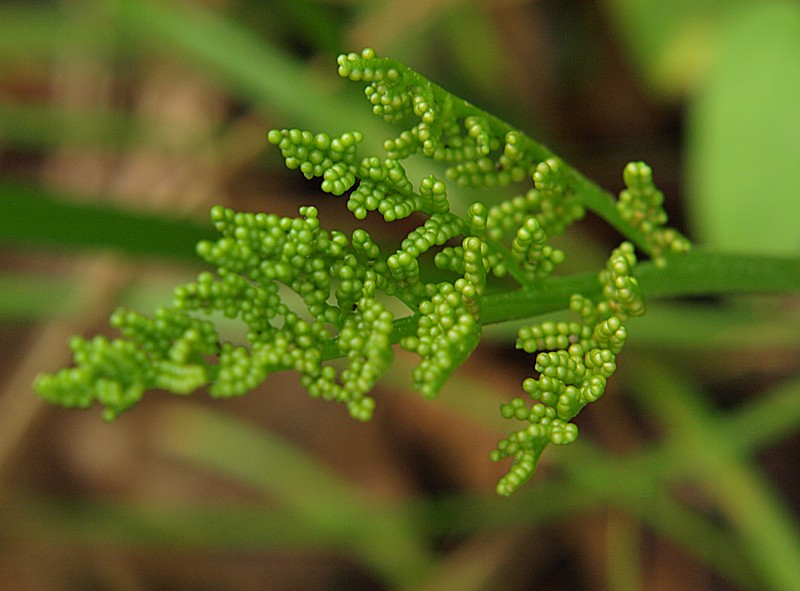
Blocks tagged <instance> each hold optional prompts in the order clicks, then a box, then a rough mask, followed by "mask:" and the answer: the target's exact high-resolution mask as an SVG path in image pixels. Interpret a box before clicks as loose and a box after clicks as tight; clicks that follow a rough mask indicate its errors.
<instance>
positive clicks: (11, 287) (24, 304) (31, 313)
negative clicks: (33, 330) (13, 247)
mask: <svg viewBox="0 0 800 591" xmlns="http://www.w3.org/2000/svg"><path fill="white" fill-rule="evenodd" d="M75 287H76V282H75V281H74V280H72V279H69V278H52V277H41V276H38V275H26V274H21V273H19V274H17V273H0V321H3V322H9V321H27V320H44V319H49V318H54V317H57V316H63V315H65V314H70V313H77V312H78V310H80V301H79V298H78V297H77V294H76V290H75Z"/></svg>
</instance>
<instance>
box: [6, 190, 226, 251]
mask: <svg viewBox="0 0 800 591" xmlns="http://www.w3.org/2000/svg"><path fill="white" fill-rule="evenodd" d="M0 202H2V204H3V214H2V215H1V216H0V244H8V245H11V246H25V247H40V248H48V249H100V248H102V249H110V250H117V251H121V252H124V253H125V254H128V255H131V256H143V257H163V258H170V259H184V260H185V259H191V260H193V261H198V259H197V255H196V253H195V245H196V244H197V242H199V241H200V240H205V239H212V238H214V236H215V232H214V230H213V228H212V226H211V223H210V222H209V223H208V225H207V226H202V225H199V224H197V223H195V222H192V221H189V220H179V219H174V218H169V217H166V216H164V215H163V214H161V215H157V214H144V213H135V212H132V211H126V210H123V209H120V208H117V207H113V206H109V205H101V204H98V203H94V202H82V201H79V200H75V199H70V198H68V197H66V196H64V195H60V194H58V193H56V192H54V191H51V190H49V189H46V188H43V187H34V186H30V185H27V186H26V185H21V184H14V183H10V182H8V181H0Z"/></svg>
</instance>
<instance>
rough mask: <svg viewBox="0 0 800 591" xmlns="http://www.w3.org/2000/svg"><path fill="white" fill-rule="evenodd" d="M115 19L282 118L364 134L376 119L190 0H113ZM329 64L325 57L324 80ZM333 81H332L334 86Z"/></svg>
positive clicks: (298, 63)
mask: <svg viewBox="0 0 800 591" xmlns="http://www.w3.org/2000/svg"><path fill="white" fill-rule="evenodd" d="M112 4H113V5H114V6H116V8H117V16H118V18H119V19H120V25H121V27H122V28H123V29H124V30H125V31H126V32H127V33H128V34H129V35H131V36H133V38H134V39H135V40H136V41H137V42H139V43H142V44H145V45H146V46H148V47H156V48H161V50H162V51H163V50H164V48H170V49H172V50H177V51H178V52H179V53H181V54H183V55H184V56H185V57H186V58H187V59H188V60H189V63H194V64H196V65H197V66H198V67H199V68H201V69H202V70H203V72H204V73H206V74H210V75H212V76H215V77H217V78H218V79H221V81H222V82H223V83H224V84H225V86H226V87H227V88H228V89H229V90H231V91H232V92H235V93H236V94H238V95H239V96H240V97H241V98H244V99H246V100H247V101H249V102H250V103H252V104H253V105H254V106H255V107H256V108H258V109H259V110H260V111H262V112H263V113H266V114H269V115H273V116H279V117H280V118H281V121H283V122H285V125H284V126H301V127H307V128H311V129H324V130H326V131H328V132H330V133H341V132H343V131H352V130H353V129H358V130H361V131H363V132H364V135H365V137H367V136H369V135H372V133H371V132H369V133H368V131H369V130H371V129H375V128H376V126H377V125H378V119H377V118H375V117H373V116H372V115H370V113H369V109H368V108H363V105H362V104H361V103H360V100H359V101H356V100H348V99H347V98H343V97H342V96H340V95H337V94H336V93H335V92H334V91H333V90H332V89H331V85H330V84H323V83H321V82H318V81H315V79H314V78H313V77H312V76H309V75H308V72H307V67H306V66H305V65H304V64H303V63H302V62H301V61H299V60H297V59H296V58H293V57H291V56H289V55H288V54H286V53H283V52H282V51H280V50H278V49H277V48H276V47H274V46H272V45H270V44H269V43H267V42H265V41H264V40H263V39H261V38H259V37H258V36H257V35H256V34H255V33H254V32H252V31H250V30H248V29H247V28H245V27H243V26H242V25H240V24H238V23H235V22H233V21H230V20H226V19H225V18H224V17H222V16H220V15H219V14H217V13H214V12H212V11H210V10H206V9H204V8H202V7H200V6H197V5H177V4H173V3H167V2H150V1H148V0H116V1H115V2H113V3H112ZM335 69H336V64H335V63H331V70H330V72H331V80H334V79H335ZM334 88H336V87H334Z"/></svg>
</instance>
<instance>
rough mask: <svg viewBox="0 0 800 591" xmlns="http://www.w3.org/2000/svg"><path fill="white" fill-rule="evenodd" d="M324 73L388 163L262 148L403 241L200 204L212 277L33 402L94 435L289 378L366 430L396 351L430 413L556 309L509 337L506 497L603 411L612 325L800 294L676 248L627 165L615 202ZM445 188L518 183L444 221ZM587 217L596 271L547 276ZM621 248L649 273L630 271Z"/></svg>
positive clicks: (375, 82) (343, 146)
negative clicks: (514, 393) (511, 392)
mask: <svg viewBox="0 0 800 591" xmlns="http://www.w3.org/2000/svg"><path fill="white" fill-rule="evenodd" d="M339 73H340V74H341V75H342V76H345V77H347V78H350V79H351V80H353V81H356V82H361V83H364V84H365V85H366V95H367V98H368V100H369V101H370V103H371V104H372V110H373V112H374V113H375V114H376V115H379V116H381V117H382V118H383V119H384V120H386V121H387V122H389V123H392V124H395V125H397V126H398V127H399V128H401V129H402V132H401V133H399V134H398V135H397V136H396V137H394V138H392V139H389V140H387V141H386V142H385V143H384V150H385V154H384V155H382V156H375V155H371V156H363V155H360V154H359V150H358V149H359V144H361V143H362V142H363V141H364V137H363V135H362V134H361V133H360V132H358V131H353V132H349V133H344V134H342V135H340V136H339V137H335V138H331V137H330V136H329V135H327V134H325V133H317V134H314V133H311V132H308V131H300V130H296V129H291V130H287V129H284V130H273V131H271V132H269V134H268V140H269V142H270V143H272V144H275V145H276V146H278V148H279V149H280V150H281V152H282V154H283V157H284V158H285V161H286V165H287V166H288V167H289V168H292V169H299V170H300V171H301V172H302V173H303V174H304V175H305V176H306V177H307V178H309V179H311V178H318V179H321V189H322V190H323V191H324V192H327V193H330V194H332V195H334V196H337V197H338V196H342V195H345V194H346V195H347V197H346V199H347V208H348V209H349V210H350V211H351V212H352V214H353V216H354V217H355V218H356V219H358V220H361V219H364V218H366V217H367V216H368V215H369V214H370V213H371V212H377V215H379V216H381V217H382V219H383V220H384V221H385V222H389V223H391V222H396V221H398V220H404V219H407V218H412V217H413V218H414V219H417V220H419V223H418V225H417V226H416V227H415V228H414V229H413V230H411V231H410V232H408V234H407V235H406V237H405V239H404V240H402V242H401V243H400V245H399V246H397V245H395V246H389V245H386V244H382V243H381V241H380V240H376V239H375V238H374V237H373V236H372V235H370V234H369V233H368V232H367V231H365V230H363V229H358V228H357V229H355V230H352V231H349V232H345V231H342V230H339V229H332V230H326V229H323V227H322V225H321V222H320V219H319V214H318V211H317V209H316V208H315V207H312V206H305V207H302V208H300V217H297V218H288V217H279V216H276V215H270V214H264V213H255V214H253V213H241V212H235V211H232V210H230V209H226V208H222V207H215V208H214V209H213V210H212V212H211V217H212V221H213V223H214V225H215V227H216V229H217V230H218V231H219V232H220V234H221V235H222V236H221V238H219V239H218V240H217V241H216V242H212V241H203V242H200V243H199V245H198V248H197V251H198V254H199V255H200V256H201V257H202V258H203V259H204V260H206V262H208V263H210V264H211V265H213V266H215V267H216V268H217V274H216V275H213V274H211V273H207V272H204V273H202V274H201V275H200V276H199V277H198V279H197V281H196V282H194V283H190V284H187V285H183V286H180V287H178V288H177V289H176V290H175V293H174V302H173V305H172V306H171V307H169V308H160V309H158V310H156V311H155V314H154V316H153V317H147V316H143V315H141V314H139V313H138V312H134V311H130V310H118V311H117V312H116V313H115V314H114V315H113V316H112V318H111V324H112V325H113V326H114V327H115V328H118V329H119V330H120V331H121V332H122V333H123V335H124V337H125V338H120V339H113V340H109V339H106V338H105V337H95V338H93V339H91V340H85V339H82V338H79V337H75V338H74V339H73V340H72V342H71V348H72V350H73V352H74V358H75V363H76V366H75V367H73V368H67V369H62V370H60V371H59V372H57V373H56V374H52V375H43V376H40V377H39V378H38V380H37V382H36V389H37V391H38V392H39V393H40V394H41V395H42V396H43V397H45V398H46V399H47V400H49V401H51V402H55V403H58V404H62V405H64V406H67V407H75V408H87V407H89V406H91V405H93V404H94V403H95V402H99V403H101V404H102V405H103V406H104V407H105V410H104V416H105V418H106V419H109V420H110V419H113V418H115V417H117V416H118V415H119V414H120V413H122V412H124V411H125V410H127V409H129V408H130V407H131V406H133V405H134V404H136V403H137V402H138V401H139V400H140V399H141V397H142V396H143V394H144V392H145V391H146V390H148V389H150V388H163V389H166V390H170V391H172V392H174V393H176V394H189V393H191V392H193V391H195V390H196V389H198V388H200V387H203V386H206V385H209V392H210V394H211V395H212V396H215V397H229V396H236V395H241V394H244V393H246V392H249V391H251V390H252V389H253V388H255V387H256V386H258V385H259V384H261V383H262V382H263V381H264V380H266V379H267V378H268V376H269V375H270V374H271V373H273V372H276V371H282V370H294V371H297V372H299V373H300V374H301V376H302V383H303V385H304V386H305V387H306V389H307V390H308V392H309V394H310V395H311V396H314V397H319V398H323V399H326V400H335V401H338V402H341V403H343V404H345V405H346V407H347V409H348V411H349V413H350V414H351V415H352V416H353V417H354V418H357V419H360V420H366V419H369V418H370V416H371V413H372V410H373V407H374V404H375V403H374V400H373V399H372V398H371V397H370V396H369V392H370V390H371V389H372V387H373V386H374V384H375V382H376V380H377V379H378V378H379V377H380V376H381V375H382V373H383V372H384V371H385V370H386V369H387V367H388V366H389V365H390V363H391V362H392V357H393V349H392V347H393V346H394V345H397V344H399V345H400V347H402V348H403V349H405V350H407V351H410V352H413V353H415V354H417V355H418V356H419V358H420V362H419V365H418V366H417V368H416V369H415V370H414V373H413V385H414V388H415V389H416V390H417V391H419V392H420V393H421V394H422V395H424V396H426V397H433V396H435V395H436V393H437V391H438V390H439V389H440V387H441V386H442V385H443V384H444V382H445V381H446V380H447V379H448V377H449V376H450V375H451V374H452V373H453V372H454V371H455V370H456V369H457V368H458V367H459V366H460V365H461V364H462V363H463V362H464V361H465V359H466V358H467V357H468V356H469V355H470V354H471V352H472V351H473V350H474V349H475V347H476V346H477V345H478V343H479V342H480V340H481V334H482V327H483V326H484V325H486V324H490V323H496V322H501V321H507V320H512V319H522V318H528V317H534V316H538V315H542V314H545V313H549V312H556V311H564V310H569V311H570V312H571V314H572V316H571V318H570V319H568V320H557V321H550V320H546V321H542V322H537V323H534V324H532V325H530V326H528V327H525V328H523V329H521V330H520V331H519V334H518V338H517V347H518V348H520V349H523V350H524V351H526V352H528V353H531V354H535V365H534V369H535V374H534V376H532V377H530V378H528V379H527V380H525V382H524V383H523V390H524V391H525V392H526V393H527V394H528V395H529V400H525V399H523V398H522V397H517V398H514V399H513V400H511V401H510V402H509V403H507V404H504V405H502V406H501V413H502V415H503V416H504V417H505V418H507V419H515V420H518V421H522V423H523V427H522V428H521V429H518V430H516V431H514V432H512V433H511V434H510V435H509V436H508V437H506V438H504V439H502V440H501V441H500V442H499V443H498V446H497V449H496V450H495V451H494V452H493V453H492V459H493V460H495V461H500V460H503V459H505V458H507V457H509V456H510V457H511V458H513V460H512V462H513V463H512V466H511V468H510V470H509V472H508V474H507V475H506V476H505V477H503V478H502V479H501V481H500V482H499V484H498V487H497V490H498V492H499V493H500V494H503V495H508V494H510V493H512V492H513V491H514V490H516V489H517V488H518V487H519V486H520V485H521V484H522V483H523V482H525V481H526V480H527V479H528V478H529V477H530V476H531V474H532V473H533V471H534V470H535V468H536V465H537V462H538V461H539V458H540V456H541V454H542V452H543V450H544V449H545V448H546V447H547V445H549V444H550V443H554V444H558V445H562V444H567V443H570V442H572V441H574V440H575V439H576V437H577V427H576V426H575V424H574V423H573V422H572V419H573V418H574V417H575V416H576V415H577V414H578V413H579V412H580V410H581V409H582V408H583V407H584V406H585V405H586V404H588V403H590V402H594V401H596V400H597V399H598V398H600V396H602V394H603V392H604V389H605V385H606V381H607V379H608V378H609V377H610V376H611V375H612V374H613V373H614V371H615V369H616V357H617V355H618V354H619V353H620V351H621V350H622V347H623V345H624V343H625V340H626V337H627V328H626V324H627V321H628V320H629V319H630V318H631V317H634V316H639V315H642V314H643V313H644V312H645V304H644V302H645V299H648V298H650V297H658V296H670V295H691V294H697V293H704V294H709V293H731V292H734V291H739V290H746V291H782V290H793V289H796V287H797V285H798V282H799V281H800V269H798V265H797V264H796V262H795V261H789V260H787V261H783V260H776V259H768V258H754V257H745V256H732V255H721V254H715V253H708V252H694V251H692V252H690V249H689V243H688V241H687V240H686V239H685V238H684V237H683V236H682V235H681V234H680V233H679V232H677V231H676V230H674V229H672V228H670V227H668V226H666V221H667V220H666V214H665V212H664V209H663V207H662V199H663V196H662V194H661V193H660V192H659V191H658V190H657V189H656V187H655V186H654V185H653V181H652V175H651V171H650V169H649V168H648V167H647V166H646V165H645V164H643V163H631V164H629V165H628V166H627V167H626V168H625V170H624V172H623V179H624V182H625V185H626V189H625V190H624V191H622V192H621V194H620V195H619V197H618V198H614V197H613V196H612V195H610V194H609V193H607V192H606V191H604V190H602V189H600V188H599V187H598V186H596V185H595V184H594V183H592V182H591V181H589V180H588V179H586V178H585V177H583V176H582V175H581V174H580V173H578V172H577V171H576V170H574V169H573V168H572V167H570V166H569V165H568V164H566V163H564V162H563V161H562V160H560V159H559V158H558V157H556V156H555V155H554V154H552V153H551V152H550V151H549V150H548V149H546V148H545V147H543V146H542V145H540V144H538V143H537V142H535V141H534V140H532V139H531V138H529V137H528V136H526V135H525V134H524V133H522V132H520V131H519V130H517V129H514V128H513V127H512V126H510V125H508V124H507V123H504V122H503V121H501V120H499V119H497V118H496V117H493V116H492V115H490V114H487V113H485V112H484V111H482V110H480V109H478V108H477V107H475V106H473V105H471V104H469V103H467V102H466V101H463V100H461V99H459V98H457V97H455V96H453V95H452V94H450V93H448V92H447V91H445V90H444V89H442V88H440V87H439V86H437V85H435V84H433V83H431V82H430V81H428V80H426V79H425V78H423V77H422V76H421V75H419V74H418V73H416V72H414V71H411V70H410V69H408V68H406V67H405V66H403V65H402V64H400V63H398V62H396V61H394V60H390V59H386V58H380V57H377V56H376V55H375V53H374V52H373V51H372V50H369V49H367V50H364V51H363V52H362V53H361V54H348V55H344V56H341V57H340V58H339ZM419 157H422V158H424V159H426V161H427V162H428V164H427V166H429V167H430V168H429V170H430V171H432V172H434V173H436V174H439V175H440V176H444V180H442V179H440V178H439V177H437V176H436V175H435V174H427V175H426V176H424V177H423V178H422V179H421V180H418V181H417V182H414V181H412V180H411V178H410V176H411V175H410V174H409V173H408V172H407V169H406V167H405V166H404V164H403V163H404V162H405V161H409V162H411V163H414V165H416V164H417V160H418V159H419ZM442 169H444V170H443V173H442V172H440V171H442ZM448 183H450V184H451V185H452V184H453V183H455V184H456V185H458V186H459V187H465V188H467V187H477V186H483V187H498V188H500V187H506V186H508V185H523V184H527V185H530V184H531V183H532V185H533V186H532V187H530V186H528V187H527V188H526V189H525V190H524V191H525V192H524V193H523V194H520V195H517V196H514V197H511V198H506V199H501V200H499V201H498V202H497V203H494V204H492V205H491V206H489V205H485V204H483V203H481V202H475V203H473V204H471V205H469V206H468V207H466V208H463V209H464V211H460V212H459V211H456V209H457V208H456V207H454V206H452V205H451V203H450V199H449V196H448ZM587 211H589V212H592V213H594V214H596V215H597V216H599V217H600V218H602V219H603V220H604V221H605V222H607V223H608V224H609V225H611V226H612V227H613V228H615V229H616V230H617V231H618V232H619V233H620V234H621V235H622V237H623V240H624V241H623V242H622V243H621V244H620V245H619V246H618V247H617V248H615V249H614V250H613V251H612V252H611V253H610V255H609V257H608V261H607V263H606V265H605V267H604V268H602V269H600V270H599V271H598V272H593V273H577V274H567V275H561V276H559V275H558V274H557V273H555V271H556V269H557V267H558V265H559V264H561V263H562V262H563V261H564V258H565V254H564V252H563V251H562V250H561V249H560V248H557V247H555V246H554V245H553V244H552V243H551V238H552V237H554V236H558V235H560V234H562V233H563V232H564V231H565V230H566V229H567V228H568V227H569V226H570V225H572V224H573V223H575V222H577V221H578V220H580V219H581V218H582V217H583V216H584V215H585V213H586V212H587ZM372 215H376V214H375V213H373V214H372ZM637 250H638V252H639V253H641V254H644V255H646V256H647V257H649V258H650V261H647V262H643V263H639V261H638V256H637V254H636V251H637ZM397 303H399V304H401V306H398V305H397ZM401 307H405V309H407V313H405V315H402V313H400V312H398V309H399V308H401ZM220 315H222V316H226V317H228V318H235V319H238V320H240V321H242V322H243V323H244V324H245V325H246V329H247V333H246V338H245V342H236V341H234V340H230V339H226V338H224V337H223V336H222V335H221V334H220V332H219V330H218V327H217V326H216V320H217V319H218V318H219V316H220ZM340 359H344V360H346V361H344V363H343V362H341V361H338V360H340Z"/></svg>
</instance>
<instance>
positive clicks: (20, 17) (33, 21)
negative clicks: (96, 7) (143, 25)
mask: <svg viewBox="0 0 800 591" xmlns="http://www.w3.org/2000/svg"><path fill="white" fill-rule="evenodd" d="M92 25H93V23H92V22H91V20H89V19H85V20H83V21H82V22H79V21H77V20H71V19H69V18H67V15H66V14H65V13H64V12H63V11H62V10H55V9H52V8H46V7H45V6H24V3H21V2H20V3H16V5H14V4H12V5H9V6H2V5H0V72H2V71H3V70H5V69H7V68H8V69H12V70H17V69H18V68H20V65H21V64H25V63H27V60H36V59H41V58H43V57H52V56H53V55H54V54H55V53H56V52H57V51H58V50H59V49H60V48H62V47H64V46H65V45H69V46H71V47H77V46H93V45H97V44H102V43H106V42H107V41H109V40H110V39H112V38H113V35H114V34H115V32H114V29H113V28H112V27H98V26H92Z"/></svg>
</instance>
